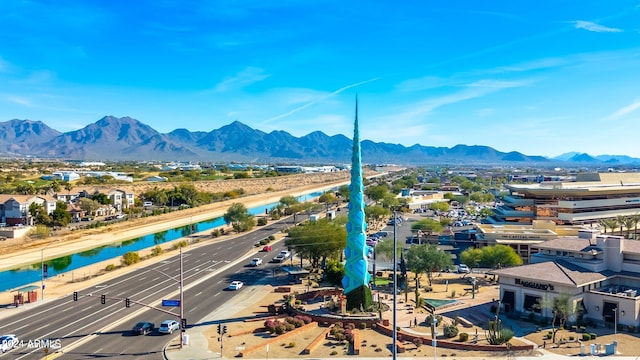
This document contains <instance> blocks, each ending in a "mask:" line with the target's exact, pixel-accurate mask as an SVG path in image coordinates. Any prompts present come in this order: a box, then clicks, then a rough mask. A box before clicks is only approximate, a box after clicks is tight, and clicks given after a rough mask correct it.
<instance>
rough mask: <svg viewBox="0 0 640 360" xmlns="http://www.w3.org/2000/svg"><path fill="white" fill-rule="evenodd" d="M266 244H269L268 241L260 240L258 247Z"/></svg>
mask: <svg viewBox="0 0 640 360" xmlns="http://www.w3.org/2000/svg"><path fill="white" fill-rule="evenodd" d="M268 243H269V240H267V239H262V240H260V245H267V244H268Z"/></svg>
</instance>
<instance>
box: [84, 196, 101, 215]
mask: <svg viewBox="0 0 640 360" xmlns="http://www.w3.org/2000/svg"><path fill="white" fill-rule="evenodd" d="M100 204H101V203H100V202H98V201H96V200H92V199H87V198H81V199H79V200H78V206H79V207H80V209H82V211H84V212H85V213H87V214H94V213H95V212H96V210H98V209H99V208H100V206H101V205H100Z"/></svg>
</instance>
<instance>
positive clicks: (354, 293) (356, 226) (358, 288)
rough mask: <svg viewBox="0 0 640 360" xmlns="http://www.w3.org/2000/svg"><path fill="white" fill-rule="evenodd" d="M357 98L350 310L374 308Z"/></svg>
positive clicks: (346, 283)
mask: <svg viewBox="0 0 640 360" xmlns="http://www.w3.org/2000/svg"><path fill="white" fill-rule="evenodd" d="M358 126H359V125H358V99H357V98H356V119H355V124H354V130H353V153H352V154H351V185H350V186H349V190H350V195H349V220H348V222H347V247H346V249H345V256H346V259H347V262H346V264H345V275H344V277H343V278H342V286H343V288H344V294H345V296H346V297H347V307H348V309H354V308H355V309H363V310H366V309H367V308H368V307H369V306H370V305H371V290H370V289H369V280H370V275H369V272H368V271H367V247H366V244H365V240H366V233H365V231H366V230H367V223H366V221H365V214H364V205H365V204H364V185H363V183H362V157H361V153H360V132H359V129H358Z"/></svg>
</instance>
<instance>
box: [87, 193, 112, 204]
mask: <svg viewBox="0 0 640 360" xmlns="http://www.w3.org/2000/svg"><path fill="white" fill-rule="evenodd" d="M91 200H93V201H95V202H97V203H98V204H102V205H109V204H111V198H109V196H108V195H107V194H105V193H97V194H94V195H93V196H91Z"/></svg>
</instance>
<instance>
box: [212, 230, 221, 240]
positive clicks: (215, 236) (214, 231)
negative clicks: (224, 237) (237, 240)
mask: <svg viewBox="0 0 640 360" xmlns="http://www.w3.org/2000/svg"><path fill="white" fill-rule="evenodd" d="M218 236H220V229H214V230H213V231H212V232H211V237H214V238H217V237H218Z"/></svg>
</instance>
